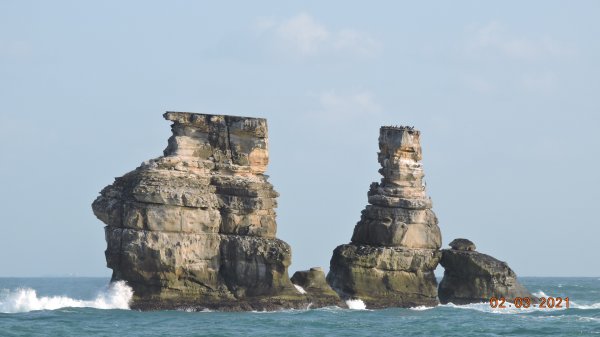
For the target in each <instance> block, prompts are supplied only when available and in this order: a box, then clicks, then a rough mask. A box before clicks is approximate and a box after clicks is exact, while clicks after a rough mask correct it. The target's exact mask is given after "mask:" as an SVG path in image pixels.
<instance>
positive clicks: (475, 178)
mask: <svg viewBox="0 0 600 337" xmlns="http://www.w3.org/2000/svg"><path fill="white" fill-rule="evenodd" d="M599 17H600V2H598V1H570V2H568V1H561V2H553V1H513V2H511V1H497V2H495V3H492V2H490V1H485V2H484V1H474V2H465V1H462V2H460V1H452V2H449V1H444V2H442V1H440V2H429V1H427V2H417V1H411V2H398V1H388V2H383V1H382V2H365V1H362V2H349V1H328V2H324V1H303V2H302V3H300V2H296V3H292V2H283V1H272V2H261V1H239V2H227V1H205V2H200V1H163V2H152V1H138V2H135V1H127V2H125V1H96V2H94V3H92V2H90V1H39V2H32V1H0V152H1V159H0V160H1V162H0V163H1V165H0V188H1V189H0V212H1V213H2V217H1V219H0V276H47V275H67V274H76V275H87V276H99V275H109V274H110V270H109V269H107V268H106V267H105V259H104V249H105V241H104V232H103V224H102V223H101V222H100V221H99V220H97V219H96V218H95V217H94V215H93V214H92V210H91V207H90V204H91V203H92V201H93V200H94V199H95V198H96V196H97V195H98V192H99V191H100V190H101V189H102V188H103V187H104V186H106V185H108V184H110V183H111V182H112V181H113V178H114V177H116V176H121V175H123V174H124V173H126V172H128V171H130V170H132V169H134V168H135V167H137V166H138V165H139V164H140V163H141V162H142V161H144V160H146V159H150V158H154V157H157V156H159V155H161V154H162V150H163V149H164V148H165V147H166V144H167V138H168V137H169V135H170V128H169V123H168V122H167V121H165V120H163V118H162V116H161V115H162V113H163V112H164V111H166V110H179V111H194V112H206V113H215V114H235V115H245V116H256V117H265V118H267V119H268V123H269V137H270V151H271V152H270V153H271V162H270V166H269V170H268V174H269V175H270V176H271V178H270V181H271V182H272V183H273V184H274V185H275V188H276V189H277V190H278V191H279V192H280V193H281V197H280V198H279V208H278V218H277V219H278V226H279V227H278V237H280V238H281V239H283V240H285V241H287V242H288V243H290V244H291V246H292V248H293V256H292V261H293V264H292V266H291V268H290V272H293V271H295V270H298V269H305V268H308V267H311V266H323V267H326V268H328V266H329V259H330V257H331V252H332V250H333V249H334V248H335V247H336V246H337V245H339V244H342V243H347V242H349V240H350V237H351V235H352V230H353V228H354V225H355V224H356V222H357V221H358V220H359V218H360V212H361V210H362V209H363V208H364V206H365V205H366V203H367V190H368V188H369V185H370V183H371V182H373V181H378V180H379V178H380V177H379V175H378V173H377V169H378V167H379V165H378V163H377V137H378V133H379V126H381V125H389V124H407V125H411V126H412V125H414V126H415V127H416V128H418V129H420V130H421V132H422V134H421V139H422V145H423V155H424V160H423V163H424V168H425V173H426V181H427V188H428V193H429V195H430V196H431V197H432V198H433V202H434V211H435V212H436V214H437V215H438V217H439V220H440V227H441V230H442V236H443V244H444V246H446V245H447V244H448V242H450V241H451V240H452V239H454V238H456V237H467V238H470V239H471V240H473V241H474V242H475V243H476V245H477V247H478V250H479V251H481V252H484V253H488V254H490V255H492V256H495V257H497V258H499V259H501V260H505V261H507V262H508V263H509V265H510V266H511V267H513V269H514V270H515V271H516V272H517V274H518V275H521V276H599V275H600V263H598V258H599V257H600V253H598V246H599V245H598V240H599V239H600V221H599V220H598V214H597V213H598V209H599V208H598V207H599V206H598V203H599V201H600V197H599V194H598V193H599V188H600V179H599V174H598V171H599V169H598V168H599V166H600V158H599V154H600V151H599V150H598V148H599V147H600V135H599V131H598V129H599V127H600V67H599V66H600V43H599V41H600V40H599V39H600V20H598V18H599Z"/></svg>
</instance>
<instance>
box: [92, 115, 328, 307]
mask: <svg viewBox="0 0 600 337" xmlns="http://www.w3.org/2000/svg"><path fill="white" fill-rule="evenodd" d="M164 117H165V119H167V120H169V121H172V122H173V124H172V126H171V130H172V132H173V134H172V136H171V137H170V138H169V140H168V146H167V148H166V149H165V151H164V156H162V157H159V158H156V159H152V160H149V161H147V162H145V163H143V164H142V165H141V166H140V167H138V168H136V169H135V170H134V171H132V172H129V173H127V174H125V175H124V176H122V177H119V178H116V179H115V181H114V183H113V184H111V185H109V186H107V187H105V188H104V189H103V190H102V191H101V192H100V196H99V197H98V198H97V199H96V200H95V201H94V203H93V205H92V208H93V211H94V214H95V215H96V216H97V217H98V219H100V220H102V222H104V223H105V224H106V227H105V233H106V241H107V249H106V261H107V266H108V267H109V268H111V269H113V275H112V280H113V281H117V280H125V281H127V282H128V284H129V285H130V286H131V287H132V288H133V290H134V298H133V303H132V308H135V309H149V310H150V309H181V308H184V309H191V310H202V309H217V310H272V309H280V308H306V307H307V306H308V305H309V304H310V303H311V300H310V298H309V296H307V295H306V294H301V293H300V292H299V291H298V290H297V289H296V288H295V287H294V286H293V284H292V283H291V281H290V279H289V277H288V267H289V266H290V264H291V248H290V246H289V245H288V244H287V243H285V242H283V241H281V240H279V239H277V238H276V237H275V236H276V231H277V224H276V221H275V216H276V213H275V210H274V209H275V207H277V200H276V198H277V196H278V194H277V192H276V191H275V190H274V189H273V186H272V185H271V184H270V183H269V182H268V181H267V178H268V176H266V175H264V172H265V170H266V168H267V164H268V138H267V122H266V120H265V119H262V118H249V117H237V116H223V115H209V114H196V113H187V112H167V113H165V114H164ZM319 303H320V304H319V305H330V304H333V303H327V301H326V300H321V301H320V302H319Z"/></svg>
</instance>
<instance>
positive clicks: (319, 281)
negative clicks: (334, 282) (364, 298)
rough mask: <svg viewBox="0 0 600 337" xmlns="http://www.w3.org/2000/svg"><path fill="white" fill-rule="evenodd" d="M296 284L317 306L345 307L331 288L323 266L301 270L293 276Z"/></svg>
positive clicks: (293, 281) (292, 279)
mask: <svg viewBox="0 0 600 337" xmlns="http://www.w3.org/2000/svg"><path fill="white" fill-rule="evenodd" d="M291 281H292V283H293V284H294V285H296V286H298V287H300V289H301V292H305V293H306V294H307V296H308V297H309V298H310V300H311V303H313V305H315V306H327V305H332V304H336V305H337V306H340V307H345V303H344V302H342V300H341V299H340V297H339V296H338V294H337V293H336V292H335V291H333V289H331V287H330V286H329V284H327V281H326V280H325V273H324V272H323V268H321V267H313V268H310V269H309V270H300V271H297V272H295V273H294V275H293V276H292V278H291Z"/></svg>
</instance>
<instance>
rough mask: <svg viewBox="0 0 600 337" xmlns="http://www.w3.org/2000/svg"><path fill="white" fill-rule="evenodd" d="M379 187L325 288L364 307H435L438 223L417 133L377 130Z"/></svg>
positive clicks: (373, 191)
mask: <svg viewBox="0 0 600 337" xmlns="http://www.w3.org/2000/svg"><path fill="white" fill-rule="evenodd" d="M379 150H380V151H379V154H378V161H379V163H380V164H381V169H380V170H379V173H381V175H382V176H383V178H382V179H381V182H380V183H372V184H371V187H370V189H369V192H368V201H369V204H370V205H367V206H366V208H365V209H364V210H363V211H362V215H361V219H360V221H359V222H358V224H357V225H356V226H355V228H354V233H353V235H352V240H351V243H350V244H347V245H341V246H338V247H337V248H336V249H335V250H334V252H333V256H332V258H331V264H330V271H329V274H328V276H327V280H328V282H329V284H330V285H331V286H332V287H333V288H334V289H335V290H336V291H337V292H338V293H339V294H340V295H341V296H342V297H344V298H360V299H361V300H363V301H364V302H365V303H366V304H367V307H389V306H400V307H409V306H415V305H435V304H436V303H437V283H436V280H435V277H434V274H433V270H434V269H435V268H436V266H437V264H438V261H439V258H440V254H439V248H440V246H441V233H440V229H439V227H438V219H437V217H436V216H435V213H434V212H433V211H432V210H431V207H432V203H431V199H430V198H429V197H428V196H427V195H426V193H425V186H424V183H423V177H424V173H423V168H422V165H421V163H420V160H421V159H422V154H421V145H420V132H419V131H417V130H415V129H413V128H409V127H382V128H381V130H380V136H379Z"/></svg>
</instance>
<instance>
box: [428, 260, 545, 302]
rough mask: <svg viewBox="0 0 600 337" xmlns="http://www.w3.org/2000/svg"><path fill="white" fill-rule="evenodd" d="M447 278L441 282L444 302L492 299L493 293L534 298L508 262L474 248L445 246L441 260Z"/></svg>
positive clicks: (441, 298) (440, 295)
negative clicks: (460, 248)
mask: <svg viewBox="0 0 600 337" xmlns="http://www.w3.org/2000/svg"><path fill="white" fill-rule="evenodd" d="M440 263H441V265H442V266H443V267H444V269H445V271H444V278H443V279H442V281H441V282H440V287H439V291H438V294H439V299H440V302H441V303H444V304H445V303H449V302H452V303H454V304H468V303H479V302H488V301H489V300H490V298H491V297H496V298H500V297H504V298H506V300H507V301H512V300H513V299H514V298H515V297H529V298H532V299H533V298H534V297H533V296H532V295H531V293H530V292H529V291H528V290H527V289H525V287H523V286H522V285H521V284H520V283H519V282H518V281H517V275H516V274H515V272H514V271H513V270H512V269H510V268H509V267H508V265H507V264H506V262H502V261H499V260H497V259H495V258H493V257H491V256H489V255H486V254H482V253H479V252H475V251H471V250H466V249H463V250H458V249H443V250H442V259H441V261H440Z"/></svg>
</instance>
